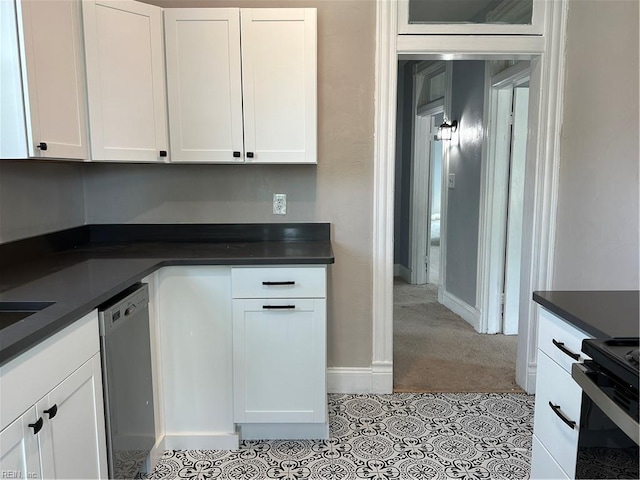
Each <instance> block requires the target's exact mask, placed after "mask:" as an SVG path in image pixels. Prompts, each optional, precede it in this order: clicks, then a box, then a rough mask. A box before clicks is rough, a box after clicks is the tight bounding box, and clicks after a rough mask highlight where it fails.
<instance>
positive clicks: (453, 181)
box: [449, 173, 456, 188]
mask: <svg viewBox="0 0 640 480" xmlns="http://www.w3.org/2000/svg"><path fill="white" fill-rule="evenodd" d="M449 188H456V174H455V173H450V174H449Z"/></svg>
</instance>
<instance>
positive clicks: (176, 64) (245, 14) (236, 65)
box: [165, 8, 317, 163]
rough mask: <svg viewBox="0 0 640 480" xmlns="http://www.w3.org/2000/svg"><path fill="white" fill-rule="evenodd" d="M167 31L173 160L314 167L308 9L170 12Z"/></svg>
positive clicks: (311, 18) (312, 24)
mask: <svg viewBox="0 0 640 480" xmlns="http://www.w3.org/2000/svg"><path fill="white" fill-rule="evenodd" d="M165 30H166V40H167V42H166V43H167V47H166V54H167V79H168V98H169V124H170V131H171V149H172V161H173V162H181V161H184V162H243V161H244V162H246V163H317V156H316V143H317V140H316V137H317V133H316V130H317V120H316V115H317V113H316V112H317V105H316V104H317V100H316V97H317V79H316V75H317V73H316V72H317V67H316V56H317V53H316V50H317V47H316V45H317V39H316V10H315V9H313V8H292V9H289V8H277V9H276V8H264V9H262V8H261V9H234V8H230V9H167V10H165ZM241 44H242V48H240V45H241Z"/></svg>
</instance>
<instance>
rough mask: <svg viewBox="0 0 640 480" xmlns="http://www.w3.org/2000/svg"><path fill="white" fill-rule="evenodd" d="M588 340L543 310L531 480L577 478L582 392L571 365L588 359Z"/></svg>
mask: <svg viewBox="0 0 640 480" xmlns="http://www.w3.org/2000/svg"><path fill="white" fill-rule="evenodd" d="M585 338H589V336H588V335H587V334H586V333H585V332H583V331H581V330H579V329H577V328H575V327H573V326H571V325H569V324H568V323H566V322H564V321H563V320H562V319H560V318H558V317H556V316H555V315H553V314H551V313H550V312H548V311H546V310H544V309H541V310H540V315H539V322H538V371H537V380H536V405H535V416H534V427H533V434H534V442H533V452H532V459H531V478H534V479H537V478H574V476H575V465H576V455H577V449H578V435H579V429H580V425H579V422H580V406H581V402H582V390H581V389H580V387H579V386H578V384H577V383H576V382H575V381H574V380H573V379H572V378H571V364H572V363H575V362H578V361H582V360H584V354H582V353H581V352H580V347H581V344H582V340H583V339H585ZM560 472H561V473H562V475H559V473H560Z"/></svg>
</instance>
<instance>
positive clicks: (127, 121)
mask: <svg viewBox="0 0 640 480" xmlns="http://www.w3.org/2000/svg"><path fill="white" fill-rule="evenodd" d="M83 19H84V34H85V36H84V38H85V50H86V61H87V90H88V98H89V120H90V129H91V153H92V159H93V160H109V161H134V162H156V161H162V160H165V159H168V142H167V112H166V98H165V83H164V48H163V36H162V9H161V8H159V7H156V6H153V5H148V4H145V3H141V2H135V1H131V0H111V1H110V0H95V1H85V2H83Z"/></svg>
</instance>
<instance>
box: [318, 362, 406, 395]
mask: <svg viewBox="0 0 640 480" xmlns="http://www.w3.org/2000/svg"><path fill="white" fill-rule="evenodd" d="M327 391H328V392H329V393H352V394H353V393H356V394H357V393H380V394H382V393H392V392H393V371H392V365H391V363H384V364H382V362H381V363H379V364H375V365H372V366H371V367H330V368H328V369H327Z"/></svg>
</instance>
